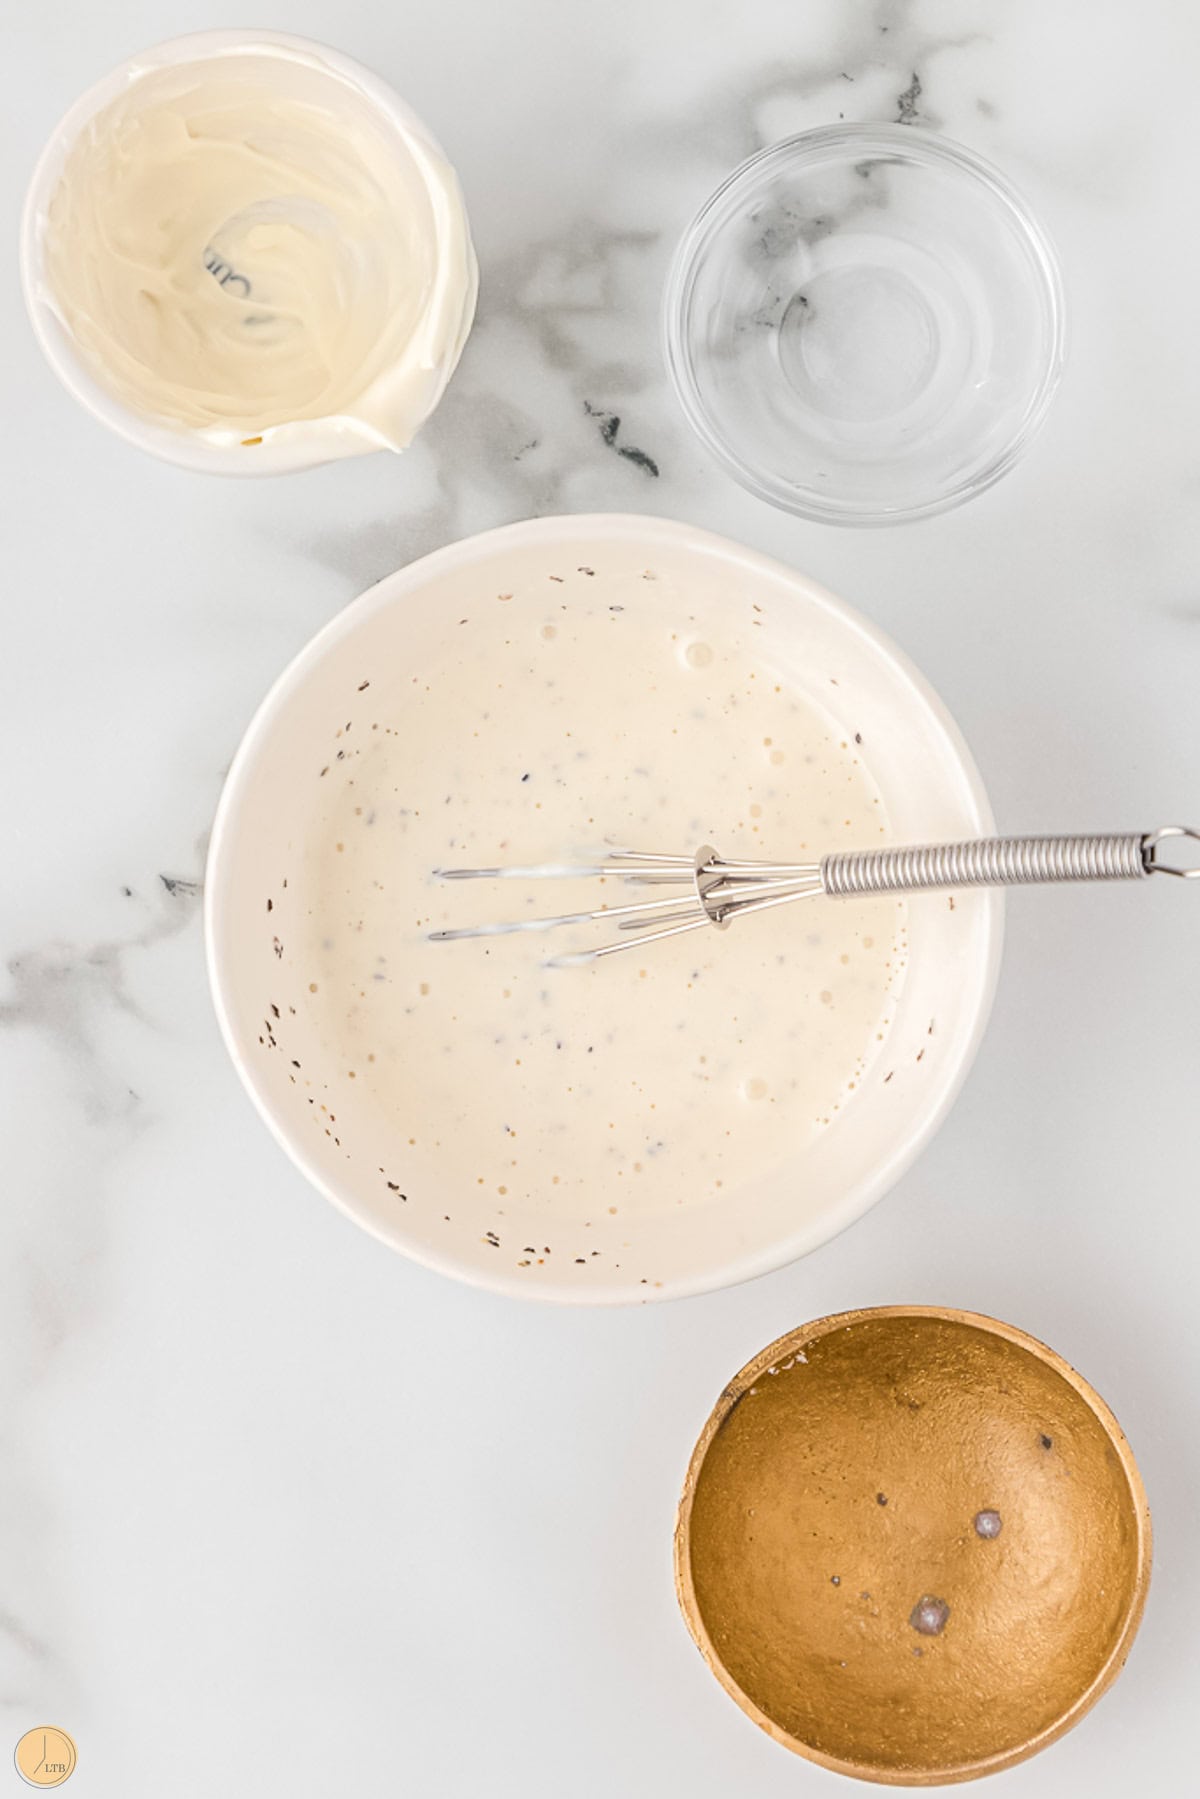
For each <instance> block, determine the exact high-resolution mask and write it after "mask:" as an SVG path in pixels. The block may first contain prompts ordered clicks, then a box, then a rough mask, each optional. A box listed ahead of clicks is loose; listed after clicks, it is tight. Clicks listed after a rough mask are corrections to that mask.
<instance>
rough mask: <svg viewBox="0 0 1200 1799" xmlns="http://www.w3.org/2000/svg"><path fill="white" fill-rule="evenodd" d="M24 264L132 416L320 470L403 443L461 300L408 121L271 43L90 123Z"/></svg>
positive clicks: (461, 217) (460, 318)
mask: <svg viewBox="0 0 1200 1799" xmlns="http://www.w3.org/2000/svg"><path fill="white" fill-rule="evenodd" d="M43 266H44V276H45V282H46V284H47V288H48V293H47V298H48V299H49V300H50V302H51V304H52V305H53V307H54V309H55V310H56V311H57V313H58V314H59V316H60V318H61V319H62V321H63V323H64V324H65V325H66V327H67V329H68V331H69V332H70V334H71V336H72V337H73V338H74V340H75V342H76V344H77V346H78V348H79V350H80V352H81V353H82V355H83V356H84V358H85V360H86V362H87V363H88V365H89V367H90V368H91V370H92V372H93V374H94V375H95V377H96V378H97V379H98V380H99V381H100V383H101V384H102V385H103V386H105V387H106V388H107V389H108V390H109V391H110V392H111V393H112V394H113V395H114V396H115V397H116V398H117V399H119V400H120V401H122V402H123V403H124V404H125V405H126V406H128V407H130V408H131V409H133V410H134V411H135V412H137V413H139V414H141V415H143V416H145V417H150V418H154V419H158V420H161V421H166V422H167V423H169V424H171V425H174V426H177V427H183V428H185V429H187V430H189V431H192V432H195V433H198V434H200V435H201V436H202V437H204V438H206V439H208V440H210V441H211V442H214V443H217V444H238V443H243V442H247V440H250V443H251V444H252V443H253V442H254V440H260V439H271V438H276V439H278V438H279V437H281V436H282V437H289V436H290V437H293V438H294V437H296V436H297V435H302V436H308V437H312V436H313V435H315V434H320V433H323V432H324V433H327V434H329V436H330V438H331V443H330V446H329V453H330V454H337V453H339V452H340V453H347V452H353V451H355V450H362V449H371V448H376V447H383V446H386V447H389V448H392V449H401V448H403V447H404V445H406V444H407V443H408V442H409V441H410V440H411V438H412V437H413V435H414V433H415V432H416V431H417V429H418V428H419V426H420V425H421V423H422V422H423V420H424V419H425V418H426V417H427V416H428V414H429V412H430V411H431V410H432V408H433V406H434V405H435V404H436V402H437V400H438V398H439V397H440V394H441V392H442V389H443V387H444V385H445V382H446V381H447V380H448V378H449V375H450V373H451V372H452V370H453V368H454V365H455V363H456V362H457V360H458V357H459V353H460V351H461V349H462V345H463V343H464V341H465V338H466V335H467V332H468V330H469V328H470V324H471V319H472V316H473V313H474V305H475V294H476V286H477V274H476V266H475V259H474V254H473V252H472V248H471V242H470V236H469V233H468V228H467V220H466V213H465V210H464V207H463V202H462V195H461V192H460V190H459V186H458V182H457V179H456V177H455V175H454V171H453V170H452V169H451V168H450V167H449V165H448V164H447V163H446V162H445V161H444V159H443V158H442V156H441V154H440V153H439V151H438V150H437V148H436V146H435V145H434V144H433V143H432V142H431V140H430V139H429V138H428V137H427V136H426V135H425V133H424V131H423V129H422V128H421V127H420V126H419V125H418V124H417V122H416V120H415V119H412V118H411V117H410V116H409V115H407V114H406V113H405V112H404V109H403V108H401V107H400V106H399V104H398V103H396V104H395V109H394V111H393V110H388V111H384V109H383V107H382V106H381V105H380V104H376V103H375V101H373V100H372V99H370V98H368V97H367V95H366V94H364V93H362V92H360V91H359V90H358V89H357V88H356V87H355V86H354V85H353V83H352V81H351V80H350V79H349V78H348V77H347V76H344V75H343V74H342V73H340V72H339V71H337V70H335V69H334V68H333V67H331V66H329V65H327V64H325V63H324V61H323V60H322V58H321V56H320V54H319V53H318V52H317V51H316V49H315V48H314V50H313V52H312V53H311V54H306V53H303V52H301V51H300V50H299V49H296V48H289V49H282V48H279V47H277V46H274V47H273V46H270V45H269V44H268V45H254V44H251V45H248V46H245V47H243V48H242V49H241V50H239V51H236V52H233V53H227V54H224V55H214V56H213V57H211V58H204V59H201V60H198V61H191V62H182V63H176V64H171V65H167V66H160V67H150V68H149V69H148V70H146V71H145V72H141V73H139V74H138V75H137V77H136V79H133V80H132V81H131V83H130V85H129V86H128V88H127V90H126V91H125V93H124V94H122V95H121V97H120V98H118V99H116V100H114V101H112V102H111V103H110V104H109V105H107V106H105V107H103V108H102V109H101V110H100V111H99V112H98V113H96V114H95V115H94V116H93V117H92V119H91V120H90V121H89V123H88V124H87V125H86V126H85V127H84V129H83V130H82V132H81V133H80V135H79V136H78V137H77V139H76V140H75V142H74V144H73V145H72V146H71V148H70V150H69V151H68V153H67V155H66V158H65V162H64V165H63V169H62V174H61V178H60V180H59V182H58V186H57V189H56V191H55V192H54V194H53V197H52V199H51V201H50V204H49V208H48V214H47V218H46V221H45V231H44V263H43ZM334 439H336V442H334V441H333V440H334Z"/></svg>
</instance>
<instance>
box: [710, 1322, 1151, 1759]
mask: <svg viewBox="0 0 1200 1799" xmlns="http://www.w3.org/2000/svg"><path fill="white" fill-rule="evenodd" d="M872 1318H927V1319H937V1320H940V1321H943V1322H947V1323H952V1324H965V1325H969V1326H971V1327H972V1328H973V1329H975V1330H979V1331H982V1332H983V1333H984V1334H985V1335H987V1336H993V1337H1002V1338H1003V1339H1004V1340H1005V1341H1006V1342H1008V1343H1012V1344H1015V1345H1016V1347H1017V1348H1019V1349H1023V1350H1025V1351H1026V1352H1027V1353H1028V1354H1029V1355H1031V1356H1033V1358H1034V1359H1035V1360H1036V1361H1039V1362H1041V1363H1043V1364H1044V1365H1045V1366H1046V1367H1048V1368H1051V1369H1053V1371H1054V1372H1055V1373H1056V1374H1058V1375H1060V1376H1061V1378H1062V1379H1063V1380H1065V1381H1066V1383H1067V1385H1068V1386H1069V1387H1071V1388H1072V1389H1073V1391H1074V1392H1075V1393H1077V1394H1078V1395H1079V1397H1080V1398H1081V1399H1082V1400H1083V1401H1084V1403H1085V1405H1087V1406H1088V1408H1089V1409H1090V1410H1091V1412H1092V1413H1093V1414H1094V1416H1095V1417H1096V1419H1097V1420H1098V1422H1099V1423H1100V1425H1101V1427H1102V1428H1103V1430H1104V1433H1105V1436H1106V1437H1107V1438H1108V1441H1109V1443H1110V1445H1111V1447H1112V1449H1113V1452H1114V1453H1115V1455H1116V1457H1117V1460H1118V1462H1119V1464H1120V1468H1121V1472H1122V1474H1123V1475H1124V1477H1125V1480H1126V1482H1127V1484H1128V1488H1129V1495H1130V1499H1131V1501H1132V1504H1133V1510H1134V1515H1135V1517H1136V1519H1137V1561H1136V1567H1135V1575H1134V1586H1133V1592H1132V1594H1131V1595H1130V1600H1129V1606H1128V1608H1127V1610H1126V1613H1125V1617H1124V1619H1123V1621H1122V1625H1121V1629H1120V1632H1119V1633H1118V1635H1117V1638H1116V1640H1115V1641H1114V1643H1113V1646H1112V1649H1111V1650H1110V1652H1109V1655H1108V1657H1107V1659H1106V1661H1105V1663H1104V1665H1103V1667H1102V1668H1101V1669H1100V1670H1099V1672H1098V1673H1097V1674H1096V1675H1095V1676H1094V1678H1093V1679H1092V1681H1091V1682H1090V1683H1089V1685H1088V1686H1087V1687H1086V1688H1085V1689H1084V1691H1083V1692H1082V1693H1081V1694H1080V1695H1079V1697H1078V1698H1077V1699H1076V1700H1075V1702H1074V1703H1073V1704H1072V1705H1071V1706H1069V1707H1068V1708H1067V1710H1066V1711H1065V1712H1063V1713H1062V1714H1061V1715H1060V1716H1059V1717H1058V1718H1057V1719H1056V1720H1055V1721H1054V1722H1053V1723H1052V1724H1049V1725H1047V1726H1046V1728H1045V1729H1044V1730H1042V1731H1040V1732H1039V1733H1038V1734H1037V1736H1035V1737H1032V1738H1030V1739H1029V1740H1028V1741H1027V1742H1024V1743H1021V1744H1018V1745H1017V1746H1016V1747H1015V1748H1013V1749H1004V1750H1000V1751H998V1752H997V1753H996V1754H994V1755H990V1756H981V1757H980V1758H979V1759H978V1760H976V1761H973V1762H964V1763H962V1764H960V1765H959V1766H957V1767H955V1768H951V1769H945V1768H938V1769H933V1770H930V1771H924V1772H922V1771H920V1770H912V1771H906V1770H902V1771H899V1772H897V1771H896V1770H891V1769H889V1770H887V1771H886V1772H885V1771H883V1770H881V1769H880V1768H879V1767H878V1766H877V1765H875V1764H872V1763H862V1762H850V1761H846V1760H844V1759H842V1758H841V1757H839V1756H832V1755H827V1754H825V1752H824V1751H823V1750H820V1749H816V1748H814V1747H812V1746H811V1745H810V1744H807V1743H802V1742H801V1741H800V1740H799V1739H798V1738H797V1737H794V1736H792V1734H791V1733H790V1732H789V1731H787V1730H785V1729H784V1728H783V1727H782V1726H781V1725H779V1724H777V1723H776V1722H775V1720H774V1719H773V1718H771V1717H769V1716H768V1714H767V1713H766V1712H764V1711H761V1710H760V1709H759V1707H758V1706H757V1705H755V1703H754V1701H753V1700H752V1699H751V1698H750V1697H749V1696H748V1694H746V1693H744V1692H743V1691H742V1689H741V1688H740V1687H739V1686H738V1684H737V1682H736V1681H735V1680H734V1679H733V1677H732V1675H731V1674H730V1673H729V1672H728V1670H727V1669H726V1667H725V1665H724V1663H723V1662H722V1660H721V1658H720V1655H719V1653H718V1651H717V1650H716V1648H715V1646H714V1645H713V1642H712V1640H711V1638H710V1637H709V1634H708V1631H707V1629H706V1628H705V1625H704V1620H703V1618H702V1616H701V1613H700V1607H699V1604H698V1602H697V1599H696V1592H695V1586H694V1583H693V1581H692V1570H691V1557H690V1554H689V1550H690V1543H691V1516H692V1506H693V1502H694V1500H695V1495H696V1485H697V1482H698V1480H699V1478H700V1472H701V1470H702V1468H703V1466H704V1461H705V1458H706V1457H707V1455H708V1451H709V1449H710V1447H711V1445H712V1441H713V1438H714V1437H715V1436H716V1434H717V1432H718V1430H719V1429H720V1428H721V1426H722V1424H723V1423H724V1422H725V1420H726V1419H727V1418H728V1417H729V1414H730V1413H731V1412H732V1410H733V1408H734V1406H735V1405H736V1404H737V1403H738V1401H739V1400H740V1399H741V1398H742V1396H743V1394H744V1393H745V1391H746V1389H747V1388H748V1387H749V1386H750V1385H751V1384H752V1383H753V1382H754V1381H755V1380H756V1379H757V1378H758V1376H759V1375H760V1374H761V1373H762V1372H763V1370H764V1369H766V1368H768V1367H771V1366H773V1365H774V1364H775V1363H776V1362H777V1361H779V1360H780V1359H781V1358H783V1357H786V1356H787V1355H790V1354H794V1352H795V1351H796V1350H798V1349H803V1348H804V1347H805V1346H806V1345H807V1344H810V1343H813V1342H815V1341H817V1340H819V1339H820V1338H822V1337H825V1336H828V1335H829V1333H830V1332H831V1331H834V1330H842V1329H845V1328H847V1327H848V1326H851V1325H854V1324H859V1323H861V1322H863V1321H864V1320H866V1319H872ZM1153 1557H1154V1543H1153V1528H1152V1524H1151V1519H1150V1503H1149V1500H1148V1499H1147V1496H1146V1488H1145V1484H1144V1483H1143V1480H1142V1475H1141V1470H1140V1469H1139V1467H1138V1464H1137V1461H1136V1459H1135V1457H1134V1454H1133V1450H1132V1449H1131V1447H1130V1445H1129V1441H1128V1439H1127V1437H1126V1435H1125V1433H1124V1431H1123V1430H1122V1429H1121V1425H1120V1423H1119V1422H1118V1420H1117V1417H1116V1415H1115V1413H1114V1412H1113V1410H1112V1408H1111V1407H1110V1406H1109V1405H1108V1404H1106V1402H1105V1401H1104V1400H1103V1399H1102V1398H1101V1396H1100V1394H1099V1393H1098V1392H1097V1391H1096V1389H1095V1387H1093V1386H1092V1384H1091V1382H1090V1381H1088V1380H1087V1379H1085V1377H1084V1376H1083V1375H1082V1374H1080V1373H1079V1371H1078V1369H1076V1368H1074V1367H1073V1366H1072V1365H1071V1363H1070V1362H1068V1361H1067V1360H1066V1359H1065V1357H1063V1356H1061V1355H1059V1354H1058V1352H1057V1351H1056V1350H1054V1349H1051V1348H1050V1346H1049V1345H1048V1344H1046V1343H1043V1342H1042V1340H1041V1339H1040V1338H1039V1337H1035V1336H1032V1335H1031V1334H1030V1333H1029V1332H1028V1331H1024V1330H1022V1329H1021V1328H1020V1327H1019V1326H1018V1325H1015V1324H1005V1323H1004V1322H1003V1320H1002V1319H999V1318H992V1317H991V1316H989V1315H988V1314H987V1313H986V1312H970V1311H962V1310H960V1309H959V1308H957V1307H955V1306H932V1305H886V1306H859V1307H855V1308H854V1309H852V1310H850V1311H847V1312H832V1313H829V1314H827V1315H826V1316H825V1317H822V1318H814V1319H811V1320H810V1321H809V1322H808V1323H807V1324H801V1325H798V1326H797V1327H796V1328H795V1329H794V1330H790V1331H786V1332H785V1333H784V1335H783V1336H782V1337H777V1338H776V1339H775V1341H774V1342H773V1343H768V1344H767V1346H766V1348H765V1349H761V1350H760V1351H759V1352H758V1354H757V1355H755V1356H753V1357H752V1358H751V1359H750V1361H748V1362H747V1363H746V1364H745V1366H744V1367H743V1368H740V1369H739V1370H738V1372H737V1373H736V1374H735V1375H734V1376H733V1377H732V1379H731V1380H729V1381H727V1382H726V1383H725V1385H724V1387H723V1388H722V1389H721V1393H720V1396H719V1398H718V1399H717V1402H716V1404H715V1405H714V1407H713V1409H712V1411H711V1412H710V1413H709V1416H708V1418H707V1420H706V1422H705V1425H704V1428H703V1430H702V1431H701V1433H700V1435H699V1437H698V1438H697V1441H696V1446H695V1448H694V1449H693V1450H692V1453H691V1457H690V1459H689V1461H688V1467H687V1473H686V1475H685V1477H684V1483H683V1490H682V1492H681V1494H680V1498H679V1504H678V1506H677V1507H676V1512H675V1534H674V1571H675V1597H676V1600H677V1601H678V1604H679V1609H680V1611H681V1612H682V1614H683V1620H684V1623H685V1624H686V1626H687V1629H688V1633H689V1635H690V1636H691V1638H692V1641H693V1642H694V1643H695V1645H696V1647H697V1649H698V1650H699V1651H700V1654H701V1655H702V1656H703V1658H704V1661H705V1663H706V1664H707V1666H708V1669H709V1671H710V1672H711V1673H712V1674H713V1675H714V1676H715V1678H716V1679H717V1680H718V1681H719V1682H720V1684H721V1686H722V1687H724V1689H725V1691H726V1692H727V1693H728V1694H729V1696H730V1698H731V1699H733V1700H734V1702H735V1703H736V1704H737V1705H738V1706H739V1707H740V1708H741V1710H742V1711H744V1712H745V1714H746V1716H747V1717H748V1718H751V1719H753V1721H754V1723H755V1724H757V1725H758V1727H759V1728H760V1730H763V1731H765V1732H766V1734H767V1735H768V1736H769V1737H771V1738H772V1739H773V1740H774V1741H775V1742H777V1743H779V1744H780V1745H781V1746H782V1747H783V1748H785V1749H789V1750H791V1752H792V1753H793V1754H794V1755H799V1756H802V1757H803V1758H804V1760H806V1761H811V1762H815V1763H816V1764H817V1765H818V1766H819V1767H822V1768H828V1769H829V1770H830V1771H831V1772H832V1773H835V1774H847V1775H850V1776H852V1777H853V1778H854V1779H856V1780H865V1781H871V1782H873V1783H874V1784H876V1785H879V1786H910V1787H918V1786H952V1785H957V1784H958V1783H959V1782H961V1781H965V1780H976V1779H978V1778H980V1777H981V1776H982V1775H984V1774H995V1773H999V1772H1000V1771H1001V1770H1002V1769H1004V1768H1011V1767H1015V1766H1016V1764H1017V1763H1018V1762H1023V1761H1026V1760H1028V1758H1029V1757H1030V1756H1032V1755H1036V1754H1037V1753H1038V1751H1039V1750H1041V1749H1045V1748H1048V1747H1049V1745H1050V1744H1051V1743H1054V1742H1057V1741H1058V1739H1059V1737H1061V1736H1065V1734H1066V1733H1067V1731H1068V1730H1070V1729H1072V1728H1073V1727H1074V1725H1076V1724H1078V1723H1079V1721H1080V1719H1081V1718H1083V1717H1084V1716H1085V1715H1086V1713H1087V1712H1089V1711H1090V1710H1091V1709H1092V1707H1093V1706H1094V1705H1095V1704H1096V1702H1097V1700H1099V1699H1101V1698H1102V1697H1103V1696H1104V1694H1105V1693H1106V1692H1107V1691H1108V1689H1109V1688H1110V1687H1111V1686H1112V1684H1113V1682H1114V1681H1115V1680H1116V1678H1117V1676H1118V1674H1119V1673H1120V1672H1121V1670H1122V1668H1123V1667H1124V1666H1125V1663H1126V1661H1127V1659H1128V1657H1129V1652H1130V1649H1131V1647H1132V1644H1133V1639H1134V1637H1135V1636H1136V1635H1137V1632H1138V1628H1139V1626H1140V1624H1141V1621H1142V1615H1143V1613H1144V1611H1145V1609H1146V1599H1147V1595H1148V1593H1149V1590H1150V1575H1151V1567H1152V1563H1153Z"/></svg>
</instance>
